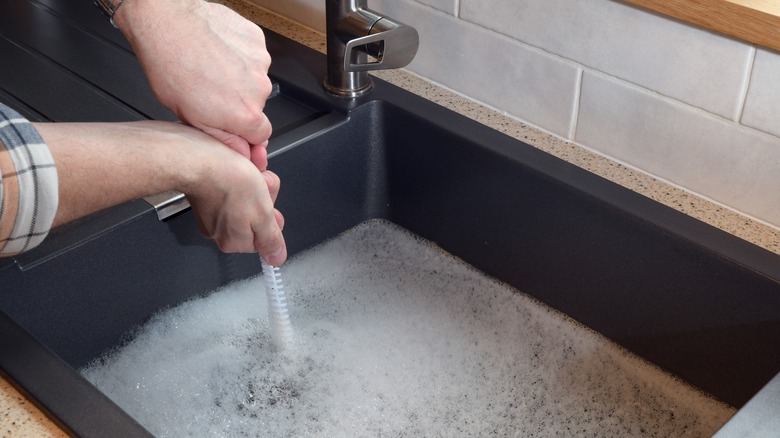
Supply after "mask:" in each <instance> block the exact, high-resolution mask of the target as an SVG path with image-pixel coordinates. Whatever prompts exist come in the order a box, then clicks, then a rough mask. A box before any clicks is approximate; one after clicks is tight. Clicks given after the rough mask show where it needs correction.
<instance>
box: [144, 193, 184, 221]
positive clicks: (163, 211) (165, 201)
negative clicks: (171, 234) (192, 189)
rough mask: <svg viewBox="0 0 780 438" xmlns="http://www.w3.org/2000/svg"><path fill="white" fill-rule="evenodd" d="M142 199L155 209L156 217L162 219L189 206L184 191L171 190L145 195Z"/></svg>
mask: <svg viewBox="0 0 780 438" xmlns="http://www.w3.org/2000/svg"><path fill="white" fill-rule="evenodd" d="M144 201H146V202H148V203H149V205H151V206H152V207H154V209H155V210H156V211H157V219H160V220H161V221H164V220H166V219H168V218H170V217H171V216H173V215H175V214H177V213H180V212H182V211H184V210H186V209H188V208H190V201H188V200H187V197H186V196H184V193H179V192H177V191H174V190H171V191H168V192H163V193H159V194H157V195H152V196H147V197H145V198H144Z"/></svg>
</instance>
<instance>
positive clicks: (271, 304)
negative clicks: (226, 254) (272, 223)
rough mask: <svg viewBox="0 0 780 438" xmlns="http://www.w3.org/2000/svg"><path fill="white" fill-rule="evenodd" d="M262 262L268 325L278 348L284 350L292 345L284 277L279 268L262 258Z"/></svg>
mask: <svg viewBox="0 0 780 438" xmlns="http://www.w3.org/2000/svg"><path fill="white" fill-rule="evenodd" d="M260 262H261V263H262V265H263V278H264V279H265V293H266V295H267V296H268V325H269V326H270V328H271V337H272V338H273V340H274V345H276V348H279V349H284V348H286V347H287V346H288V345H289V344H290V338H291V337H292V325H291V324H290V315H289V314H288V313H287V298H285V296H284V286H282V275H281V274H280V273H279V267H277V266H271V265H269V264H268V263H266V261H265V260H263V259H262V257H261V258H260Z"/></svg>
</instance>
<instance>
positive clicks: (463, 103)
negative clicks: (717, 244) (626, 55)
mask: <svg viewBox="0 0 780 438" xmlns="http://www.w3.org/2000/svg"><path fill="white" fill-rule="evenodd" d="M218 3H223V4H225V5H228V6H230V7H231V8H233V9H235V10H236V11H238V12H239V13H241V14H242V15H244V16H245V17H247V18H248V19H250V20H252V21H254V22H256V23H259V24H261V25H263V26H264V27H266V28H268V29H271V30H273V31H275V32H277V33H280V34H282V35H284V36H286V37H288V38H291V39H293V40H295V41H298V42H299V43H302V44H304V45H307V46H309V47H311V48H313V49H316V50H319V51H321V52H324V51H325V37H324V35H322V34H320V33H317V32H314V31H311V30H309V29H306V28H303V27H302V26H299V25H297V24H295V23H293V22H290V21H288V20H286V19H284V18H281V17H279V16H277V15H275V14H273V13H270V12H268V11H266V10H264V9H262V8H260V7H258V6H256V5H254V4H252V3H249V2H245V1H242V0H220V1H218ZM376 76H377V77H380V78H381V79H384V80H386V81H388V82H391V83H393V84H395V85H398V86H400V87H402V88H404V89H406V90H409V91H411V92H413V93H415V94H418V95H420V96H422V97H425V98H426V99H428V100H431V101H433V102H436V103H438V104H440V105H443V106H445V107H447V108H450V109H451V110H453V111H456V112H458V113H460V114H463V115H465V116H467V117H470V118H472V119H474V120H476V121H478V122H480V123H482V124H484V125H487V126H490V127H491V128H494V129H496V130H498V131H500V132H502V133H504V134H507V135H509V136H511V137H514V138H516V139H519V140H522V141H524V142H526V143H528V144H530V145H532V146H534V147H537V148H539V149H541V150H544V151H546V152H548V153H550V154H552V155H555V156H557V157H559V158H562V159H564V160H566V161H568V162H570V163H573V164H575V165H577V166H579V167H582V168H584V169H586V170H588V171H590V172H593V173H595V174H597V175H600V176H602V177H605V178H607V179H609V180H611V181H614V182H616V183H618V184H620V185H622V186H624V187H627V188H629V189H631V190H633V191H635V192H638V193H641V194H643V195H645V196H647V197H649V198H652V199H654V200H656V201H658V202H660V203H662V204H665V205H667V206H670V207H672V208H674V209H676V210H679V211H681V212H683V213H685V214H688V215H689V216H692V217H695V218H697V219H699V220H701V221H703V222H706V223H708V224H710V225H713V226H715V227H717V228H720V229H722V230H724V231H726V232H728V233H731V234H734V235H736V236H738V237H740V238H742V239H745V240H747V241H749V242H752V243H754V244H756V245H758V246H760V247H763V248H765V249H767V250H769V251H772V252H775V253H778V254H780V230H778V229H776V228H773V227H771V226H768V225H766V224H763V223H761V222H759V221H757V220H754V219H751V218H748V217H746V216H743V215H741V214H739V213H737V212H735V211H733V210H730V209H729V208H728V207H724V206H722V205H718V204H715V203H713V202H710V201H708V200H706V199H702V198H700V197H697V196H695V195H693V194H691V193H688V192H686V191H684V190H682V189H680V188H677V187H674V186H672V185H670V184H668V183H665V182H664V181H661V180H658V179H656V178H653V177H652V176H649V175H647V174H645V173H643V172H641V171H638V170H635V169H632V168H630V167H627V166H625V165H623V164H621V163H618V162H616V161H613V160H610V159H608V158H605V157H603V156H601V155H599V154H596V153H594V152H591V151H589V150H587V149H584V148H582V147H580V146H577V145H575V144H572V143H570V142H567V141H565V140H562V139H560V138H558V137H555V136H553V135H551V134H548V133H545V132H543V131H541V130H538V129H535V128H534V127H531V126H528V125H526V124H524V123H522V122H520V121H518V120H516V119H513V118H511V117H509V116H506V115H504V114H502V113H500V112H498V111H495V110H492V109H490V108H488V107H486V106H483V105H480V104H479V103H477V102H474V101H472V100H469V99H467V98H465V97H463V96H461V95H459V94H457V93H454V92H452V91H450V90H446V89H444V88H442V87H440V86H437V85H436V84H433V83H431V82H429V81H426V80H425V79H423V78H421V77H419V76H416V75H414V74H413V73H410V72H408V71H405V70H393V71H382V72H377V73H376ZM0 436H3V437H5V436H13V437H23V436H31V437H61V436H66V434H65V433H64V432H62V431H61V430H60V429H59V428H58V427H57V426H56V425H55V424H54V423H53V422H51V421H50V420H49V419H47V418H46V417H45V416H44V415H43V414H42V413H41V412H40V411H39V410H38V409H37V408H36V407H35V406H34V405H33V404H32V403H31V402H30V401H29V400H27V399H26V398H25V397H24V396H23V395H22V394H20V393H19V392H18V391H17V390H16V389H14V388H13V387H12V386H11V385H10V384H9V383H8V382H7V381H6V380H5V379H3V378H2V377H0Z"/></svg>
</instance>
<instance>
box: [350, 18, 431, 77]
mask: <svg viewBox="0 0 780 438" xmlns="http://www.w3.org/2000/svg"><path fill="white" fill-rule="evenodd" d="M375 29H379V31H374V30H375ZM419 43H420V37H419V35H418V34H417V30H416V29H415V28H413V27H411V26H407V25H405V24H400V23H396V22H394V21H392V20H390V19H388V18H385V17H383V18H380V19H379V20H378V21H377V22H376V23H375V24H374V26H373V27H372V33H371V34H369V35H366V36H363V37H359V38H355V39H352V40H350V41H348V42H347V44H346V47H345V53H344V71H348V72H356V71H369V70H382V69H392V68H401V67H406V66H407V65H408V64H409V63H410V62H412V60H413V59H414V55H416V54H417V47H418V46H419ZM375 47H378V48H376V49H372V48H375ZM355 50H360V51H363V52H368V53H369V54H370V55H372V56H374V57H375V58H376V61H369V62H365V63H354V62H351V61H350V60H352V59H360V57H357V56H353V51H355Z"/></svg>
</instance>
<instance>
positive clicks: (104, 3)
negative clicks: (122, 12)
mask: <svg viewBox="0 0 780 438" xmlns="http://www.w3.org/2000/svg"><path fill="white" fill-rule="evenodd" d="M94 2H95V6H97V7H98V9H100V12H102V13H103V15H105V16H106V18H108V21H110V22H111V25H112V26H114V27H116V23H114V14H115V13H116V10H117V9H119V7H120V6H122V3H124V2H125V0H94Z"/></svg>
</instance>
